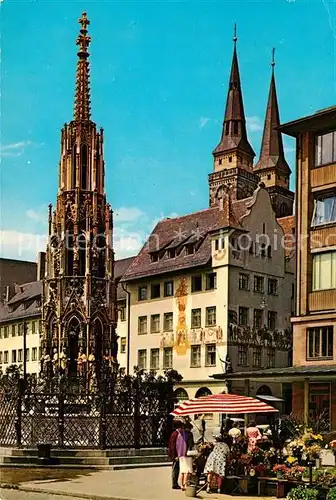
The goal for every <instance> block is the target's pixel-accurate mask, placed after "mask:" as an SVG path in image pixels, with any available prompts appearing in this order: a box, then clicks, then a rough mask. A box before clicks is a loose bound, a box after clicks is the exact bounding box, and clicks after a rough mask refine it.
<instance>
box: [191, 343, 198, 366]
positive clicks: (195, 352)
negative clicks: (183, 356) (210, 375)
mask: <svg viewBox="0 0 336 500" xmlns="http://www.w3.org/2000/svg"><path fill="white" fill-rule="evenodd" d="M190 366H191V368H200V366H201V346H200V345H192V346H191V347H190Z"/></svg>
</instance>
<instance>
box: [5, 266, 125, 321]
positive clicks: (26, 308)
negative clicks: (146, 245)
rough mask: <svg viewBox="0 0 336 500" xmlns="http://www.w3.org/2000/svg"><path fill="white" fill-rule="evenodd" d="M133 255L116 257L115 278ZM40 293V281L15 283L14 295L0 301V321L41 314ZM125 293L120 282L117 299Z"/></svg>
mask: <svg viewBox="0 0 336 500" xmlns="http://www.w3.org/2000/svg"><path fill="white" fill-rule="evenodd" d="M133 259H134V257H128V258H125V259H118V260H116V261H115V271H114V272H115V278H116V279H117V280H120V279H121V277H122V276H123V275H124V274H125V272H126V270H127V269H128V267H129V266H130V264H131V263H132V261H133ZM41 295H42V281H32V282H31V283H23V284H22V285H16V287H15V295H14V296H13V297H12V298H11V300H10V301H9V302H8V303H7V304H1V303H0V323H1V322H4V321H6V322H7V321H11V320H13V321H14V320H17V319H20V318H27V317H32V316H39V315H40V314H41V307H40V305H39V302H40V299H41ZM125 296H126V294H125V292H124V290H123V289H122V286H121V284H118V288H117V300H123V299H124V298H125Z"/></svg>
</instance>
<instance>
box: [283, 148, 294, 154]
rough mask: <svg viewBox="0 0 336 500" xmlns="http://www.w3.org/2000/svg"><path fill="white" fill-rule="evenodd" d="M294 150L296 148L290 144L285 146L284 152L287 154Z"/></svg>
mask: <svg viewBox="0 0 336 500" xmlns="http://www.w3.org/2000/svg"><path fill="white" fill-rule="evenodd" d="M294 151H295V148H292V147H290V146H288V147H287V146H285V147H284V152H285V154H286V155H287V154H289V153H293V152H294Z"/></svg>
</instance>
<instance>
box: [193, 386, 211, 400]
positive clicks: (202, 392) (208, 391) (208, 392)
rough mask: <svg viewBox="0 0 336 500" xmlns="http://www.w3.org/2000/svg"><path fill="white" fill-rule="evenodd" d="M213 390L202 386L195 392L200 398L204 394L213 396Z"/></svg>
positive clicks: (196, 396)
mask: <svg viewBox="0 0 336 500" xmlns="http://www.w3.org/2000/svg"><path fill="white" fill-rule="evenodd" d="M211 394H212V392H211V391H210V389H208V388H207V387H200V389H198V391H197V392H196V394H195V398H200V397H202V396H211Z"/></svg>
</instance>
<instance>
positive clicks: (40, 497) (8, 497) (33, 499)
mask: <svg viewBox="0 0 336 500" xmlns="http://www.w3.org/2000/svg"><path fill="white" fill-rule="evenodd" d="M0 499H1V500H23V499H24V500H71V498H70V497H68V496H66V497H64V496H61V495H46V494H45V493H27V492H23V491H20V490H1V492H0ZM76 500H80V499H78V498H77V499H76Z"/></svg>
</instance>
